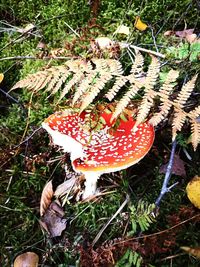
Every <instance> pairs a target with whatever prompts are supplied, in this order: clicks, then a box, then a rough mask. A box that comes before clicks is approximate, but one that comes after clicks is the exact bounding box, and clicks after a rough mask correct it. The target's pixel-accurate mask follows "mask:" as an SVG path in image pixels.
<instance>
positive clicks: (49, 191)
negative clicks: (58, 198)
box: [40, 180, 54, 216]
mask: <svg viewBox="0 0 200 267" xmlns="http://www.w3.org/2000/svg"><path fill="white" fill-rule="evenodd" d="M53 195H54V192H53V185H52V180H50V181H49V182H48V183H47V184H46V185H45V186H44V188H43V190H42V195H41V199H40V216H43V215H44V213H45V211H46V209H47V208H48V207H49V205H50V204H51V200H52V197H53Z"/></svg>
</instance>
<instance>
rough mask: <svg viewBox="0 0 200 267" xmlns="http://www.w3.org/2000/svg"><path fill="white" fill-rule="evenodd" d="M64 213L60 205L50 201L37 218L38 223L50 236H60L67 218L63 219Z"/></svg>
mask: <svg viewBox="0 0 200 267" xmlns="http://www.w3.org/2000/svg"><path fill="white" fill-rule="evenodd" d="M64 214H65V213H64V211H63V209H62V207H61V206H60V205H58V204H57V203H56V202H52V203H51V204H50V206H49V208H48V209H47V210H46V211H45V214H44V215H43V216H42V217H41V219H40V220H39V222H40V225H41V226H42V227H43V228H44V229H45V230H46V231H47V232H48V233H49V235H50V236H51V237H56V236H61V234H62V232H63V230H65V228H66V225H67V220H66V219H63V217H64Z"/></svg>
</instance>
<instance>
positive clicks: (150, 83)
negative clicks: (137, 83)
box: [144, 56, 160, 92]
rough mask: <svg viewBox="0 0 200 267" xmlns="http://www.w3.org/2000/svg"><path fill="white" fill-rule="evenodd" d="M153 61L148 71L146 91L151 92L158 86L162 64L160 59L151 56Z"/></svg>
mask: <svg viewBox="0 0 200 267" xmlns="http://www.w3.org/2000/svg"><path fill="white" fill-rule="evenodd" d="M151 57H152V61H151V64H150V65H149V68H148V71H147V76H146V79H145V84H144V87H145V91H146V92H147V91H149V90H151V89H153V87H154V85H155V84H156V81H157V78H158V75H159V72H160V62H159V60H158V58H156V57H154V56H151Z"/></svg>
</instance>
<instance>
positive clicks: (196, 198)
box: [186, 176, 200, 209]
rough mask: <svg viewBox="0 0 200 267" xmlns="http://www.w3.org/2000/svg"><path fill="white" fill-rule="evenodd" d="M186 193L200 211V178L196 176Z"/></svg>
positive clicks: (188, 185)
mask: <svg viewBox="0 0 200 267" xmlns="http://www.w3.org/2000/svg"><path fill="white" fill-rule="evenodd" d="M186 192H187V196H188V198H189V200H190V201H191V202H192V204H193V205H194V206H195V207H197V208H198V209H200V176H195V177H194V178H193V179H192V180H191V181H190V182H189V183H188V184H187V187H186Z"/></svg>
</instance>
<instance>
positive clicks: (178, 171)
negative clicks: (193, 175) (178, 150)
mask: <svg viewBox="0 0 200 267" xmlns="http://www.w3.org/2000/svg"><path fill="white" fill-rule="evenodd" d="M167 165H168V163H167V164H164V165H162V166H161V167H160V169H159V173H166V171H167ZM172 174H175V175H178V176H181V177H186V171H185V162H184V161H183V160H182V159H180V157H179V155H177V154H176V155H174V163H173V167H172Z"/></svg>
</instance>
